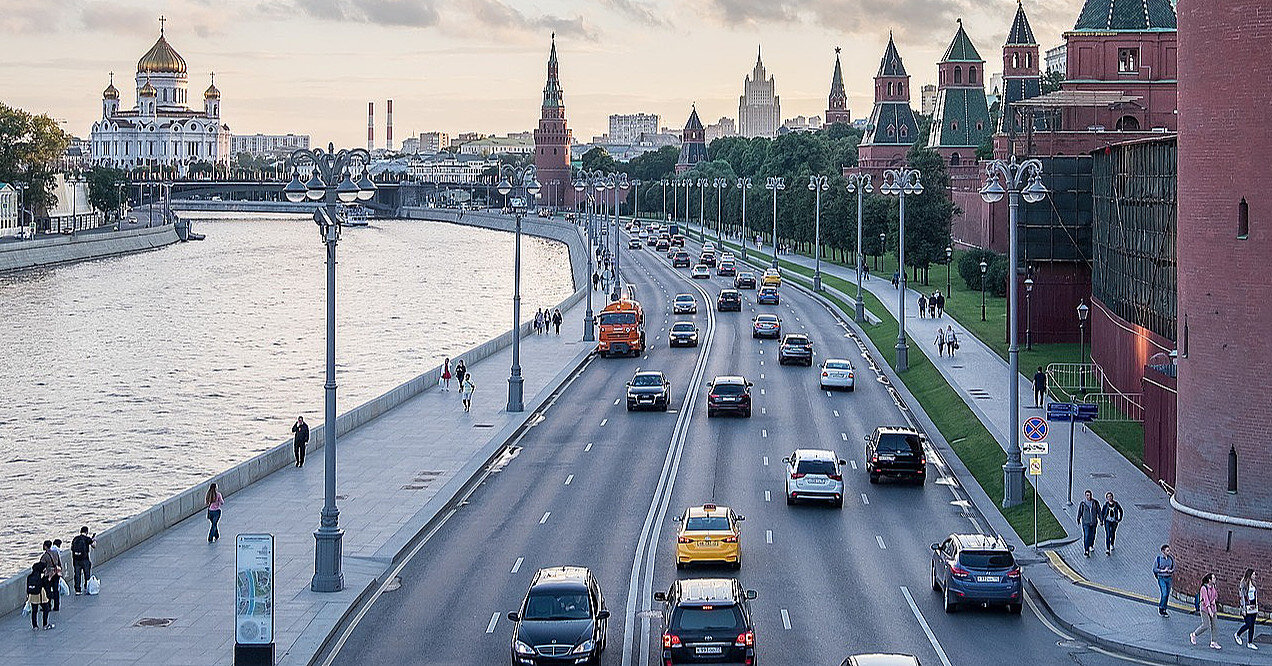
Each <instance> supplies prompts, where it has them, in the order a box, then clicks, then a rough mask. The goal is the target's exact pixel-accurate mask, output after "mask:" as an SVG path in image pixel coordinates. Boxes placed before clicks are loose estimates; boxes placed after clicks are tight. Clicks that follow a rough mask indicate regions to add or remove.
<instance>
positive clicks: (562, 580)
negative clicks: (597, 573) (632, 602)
mask: <svg viewBox="0 0 1272 666" xmlns="http://www.w3.org/2000/svg"><path fill="white" fill-rule="evenodd" d="M609 615H610V614H609V611H608V610H606V609H605V597H604V596H603V595H602V594H601V588H600V586H599V585H597V583H596V578H595V577H594V576H593V575H592V572H591V571H589V570H588V569H587V568H586V567H552V568H550V569H540V570H538V571H537V572H535V574H534V578H532V579H531V580H530V590H529V591H528V592H526V599H525V601H523V602H522V603H521V610H520V611H511V612H509V613H508V619H509V620H512V621H513V622H515V623H517V626H516V628H515V629H513V631H512V663H513V666H518V665H534V666H538V665H540V664H599V663H600V660H601V653H602V652H604V651H605V629H606V626H607V625H608V624H609V622H608V620H609Z"/></svg>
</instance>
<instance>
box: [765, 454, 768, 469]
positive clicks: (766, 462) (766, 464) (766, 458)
mask: <svg viewBox="0 0 1272 666" xmlns="http://www.w3.org/2000/svg"><path fill="white" fill-rule="evenodd" d="M764 466H765V467H768V456H764Z"/></svg>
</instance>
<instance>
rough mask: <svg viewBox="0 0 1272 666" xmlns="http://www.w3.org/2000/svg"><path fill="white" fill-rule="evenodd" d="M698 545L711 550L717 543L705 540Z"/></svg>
mask: <svg viewBox="0 0 1272 666" xmlns="http://www.w3.org/2000/svg"><path fill="white" fill-rule="evenodd" d="M698 545H699V546H702V547H703V548H710V547H712V546H714V545H715V542H714V541H712V540H711V539H703V540H702V541H699V542H698Z"/></svg>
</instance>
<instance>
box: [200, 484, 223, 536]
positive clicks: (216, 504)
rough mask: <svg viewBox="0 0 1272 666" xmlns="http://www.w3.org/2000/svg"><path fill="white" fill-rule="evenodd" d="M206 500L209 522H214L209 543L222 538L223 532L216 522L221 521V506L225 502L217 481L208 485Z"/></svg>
mask: <svg viewBox="0 0 1272 666" xmlns="http://www.w3.org/2000/svg"><path fill="white" fill-rule="evenodd" d="M204 501H205V502H206V503H207V505H208V522H210V523H212V528H211V529H209V530H208V543H212V542H213V541H216V540H217V539H220V538H221V532H220V530H218V529H217V528H216V524H217V523H219V522H221V506H222V505H224V504H225V499H224V498H222V497H221V492H220V491H218V490H217V489H216V483H213V484H212V485H211V486H208V494H207V496H206V497H205V498H204Z"/></svg>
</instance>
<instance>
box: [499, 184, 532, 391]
mask: <svg viewBox="0 0 1272 666" xmlns="http://www.w3.org/2000/svg"><path fill="white" fill-rule="evenodd" d="M499 175H500V176H501V177H502V178H503V180H502V181H500V183H499V193H500V194H502V195H504V197H505V198H506V197H508V195H509V194H512V195H513V198H512V199H511V200H510V203H511V205H512V209H513V214H514V216H515V217H516V220H517V226H516V234H515V236H514V237H513V260H512V369H511V371H510V372H509V373H508V407H507V409H508V411H509V412H522V411H525V404H524V403H523V402H522V395H523V390H524V384H525V379H524V378H523V377H522V376H521V217H522V216H523V215H525V212H526V209H527V208H529V207H530V206H531V204H533V203H534V199H535V198H536V197H538V196H539V192H540V189H541V186H540V185H539V181H538V180H537V179H536V178H535V169H534V165H533V164H532V165H529V166H526V167H513V166H512V165H510V164H504V165H502V166H500V168H499Z"/></svg>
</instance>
